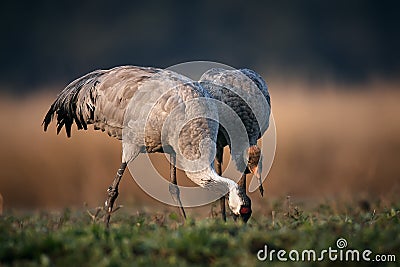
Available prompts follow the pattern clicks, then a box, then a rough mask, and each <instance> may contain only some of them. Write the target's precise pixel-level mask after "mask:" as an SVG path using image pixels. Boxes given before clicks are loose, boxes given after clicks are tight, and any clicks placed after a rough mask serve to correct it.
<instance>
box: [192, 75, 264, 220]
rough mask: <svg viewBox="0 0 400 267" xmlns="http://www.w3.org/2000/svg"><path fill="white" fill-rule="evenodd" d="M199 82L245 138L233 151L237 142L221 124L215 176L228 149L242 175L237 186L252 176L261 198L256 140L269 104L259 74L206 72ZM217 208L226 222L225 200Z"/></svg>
mask: <svg viewBox="0 0 400 267" xmlns="http://www.w3.org/2000/svg"><path fill="white" fill-rule="evenodd" d="M199 81H200V84H201V86H202V87H204V89H206V90H207V91H208V92H209V93H210V94H211V96H212V97H213V98H214V99H216V100H218V101H221V102H223V103H224V104H226V105H227V106H228V107H230V108H231V109H232V110H233V111H234V112H235V113H236V114H237V115H238V116H239V118H240V120H241V123H242V124H243V125H244V127H245V129H246V133H247V138H248V142H240V144H239V146H241V148H239V149H236V151H233V150H232V142H235V141H236V142H237V140H234V139H235V138H234V137H233V140H232V136H230V135H232V134H233V136H235V133H229V132H227V131H226V130H225V128H224V127H223V125H221V124H220V126H219V130H218V138H217V151H216V164H215V169H216V171H217V174H218V175H222V160H223V151H224V150H223V149H224V147H225V146H227V145H228V146H229V148H230V149H231V150H230V152H231V155H232V159H233V161H234V162H235V165H236V168H237V169H238V170H239V171H240V172H242V177H241V179H240V180H239V182H238V184H239V186H240V187H241V188H244V190H246V189H245V188H246V174H248V173H252V174H253V175H255V176H256V178H257V179H258V181H259V190H260V193H261V196H263V193H264V188H263V185H262V180H261V173H262V153H261V149H260V148H259V147H258V145H257V140H258V139H260V138H261V137H262V135H263V134H264V132H265V131H266V130H267V129H268V126H269V116H270V113H271V101H270V95H269V92H268V87H267V84H266V82H265V81H264V79H263V78H262V77H261V76H260V75H259V74H258V73H256V72H255V71H253V70H250V69H239V70H226V69H222V68H213V69H210V70H208V71H206V72H205V73H204V74H203V75H202V77H201V78H200V80H199ZM219 115H220V116H221V115H222V114H219ZM220 120H221V117H220ZM236 136H237V135H236ZM246 145H247V147H246ZM220 205H221V211H222V212H221V213H222V218H223V219H224V220H226V209H225V196H222V197H221V199H220ZM249 207H250V210H249V211H248V213H247V216H248V217H250V215H251V202H250V205H249ZM247 220H248V218H247Z"/></svg>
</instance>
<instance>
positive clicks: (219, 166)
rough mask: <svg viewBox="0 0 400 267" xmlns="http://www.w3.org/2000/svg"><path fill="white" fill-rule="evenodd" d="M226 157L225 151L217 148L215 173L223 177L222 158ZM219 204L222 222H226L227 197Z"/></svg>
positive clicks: (220, 200) (222, 198) (221, 199)
mask: <svg viewBox="0 0 400 267" xmlns="http://www.w3.org/2000/svg"><path fill="white" fill-rule="evenodd" d="M223 155H224V149H223V148H221V147H218V146H217V155H216V162H215V172H216V173H217V174H218V175H219V176H221V175H222V158H223ZM219 204H220V206H221V216H222V220H224V222H226V207H225V196H222V197H221V198H220V199H219Z"/></svg>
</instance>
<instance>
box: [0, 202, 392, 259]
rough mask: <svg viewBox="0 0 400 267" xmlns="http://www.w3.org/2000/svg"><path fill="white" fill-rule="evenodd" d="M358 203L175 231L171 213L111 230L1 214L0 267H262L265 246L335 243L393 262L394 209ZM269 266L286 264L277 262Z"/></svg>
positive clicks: (69, 215) (288, 209)
mask: <svg viewBox="0 0 400 267" xmlns="http://www.w3.org/2000/svg"><path fill="white" fill-rule="evenodd" d="M361 204H362V205H347V204H343V205H341V207H340V208H338V205H337V204H334V205H333V204H323V205H320V206H318V207H316V208H313V209H310V210H308V211H305V210H301V209H300V208H299V207H295V206H293V205H291V204H290V203H289V205H288V204H287V203H276V204H275V210H274V211H273V212H271V216H260V217H257V215H255V216H254V217H253V218H252V219H250V221H249V223H248V224H247V225H245V224H243V223H242V222H234V221H233V220H229V221H228V222H227V223H224V222H222V221H221V220H219V219H215V218H206V219H204V218H203V219H197V218H196V219H194V218H189V219H188V220H187V222H186V224H185V225H181V224H180V223H179V222H178V216H177V215H176V214H175V213H167V214H153V215H152V214H144V213H143V214H134V215H132V214H129V213H127V212H126V211H123V209H122V210H120V211H118V212H117V213H116V214H115V215H114V217H113V218H112V226H111V229H110V230H107V229H106V228H105V227H104V226H103V224H102V223H101V222H93V220H92V219H91V218H90V216H88V215H87V213H86V212H83V211H70V210H65V211H64V212H60V213H47V212H42V213H40V212H38V213H32V214H29V215H28V214H24V215H13V214H6V215H5V216H3V217H0V266H148V265H151V266H177V265H178V266H207V265H214V266H229V265H230V266H256V265H259V266H265V265H270V264H271V262H268V260H267V261H265V262H261V261H258V260H257V257H256V255H257V252H258V251H259V250H260V249H262V248H264V245H268V248H269V249H275V250H279V249H284V250H286V251H287V252H289V251H290V250H292V249H297V250H299V251H301V250H304V249H315V250H316V251H317V252H318V251H321V250H323V249H328V247H332V248H336V245H335V244H336V241H337V239H338V238H345V239H346V240H347V242H348V248H351V249H359V250H364V249H370V250H371V251H372V252H373V254H372V255H375V254H385V255H387V254H394V255H395V256H396V259H397V262H398V261H399V259H400V258H399V257H400V254H399V252H400V205H399V204H391V205H389V206H384V205H382V204H380V203H377V204H374V205H372V206H370V204H369V203H367V204H368V205H366V204H365V203H361ZM371 207H372V208H371ZM371 257H372V256H371ZM273 264H274V266H275V265H282V266H283V265H284V264H285V263H284V262H279V261H277V259H276V258H275V260H274V262H273ZM291 264H292V265H295V266H305V265H310V264H316V262H312V263H309V262H295V263H291ZM337 264H338V262H330V261H328V260H325V261H323V262H319V263H318V265H319V266H333V265H337ZM340 264H341V265H345V266H346V264H347V266H352V265H353V264H355V262H341V263H340ZM363 264H365V265H368V264H373V263H367V262H363ZM375 264H376V263H375ZM371 266H377V265H371ZM378 266H396V263H395V262H390V263H380V264H379V265H378Z"/></svg>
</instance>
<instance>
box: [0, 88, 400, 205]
mask: <svg viewBox="0 0 400 267" xmlns="http://www.w3.org/2000/svg"><path fill="white" fill-rule="evenodd" d="M269 86H270V88H271V89H270V90H271V97H272V107H273V114H274V118H275V122H276V127H277V151H276V156H275V161H274V164H273V166H272V169H271V172H270V174H269V176H268V178H267V180H266V181H265V182H264V186H265V188H266V195H265V196H264V198H262V199H261V197H260V196H259V194H258V192H255V193H252V194H251V197H252V199H253V202H254V206H255V209H256V210H257V209H263V207H267V206H269V205H270V203H271V201H272V200H273V199H277V198H278V199H280V198H285V196H286V195H290V196H291V197H292V199H297V200H304V201H326V200H330V199H374V200H375V199H378V198H384V199H393V200H395V199H396V198H397V199H396V200H398V193H399V190H400V186H399V185H400V179H399V178H400V164H399V163H400V138H399V136H400V116H399V114H400V105H399V99H400V92H398V91H396V90H395V89H396V87H399V84H398V83H391V84H386V83H382V82H380V83H379V82H376V83H372V84H370V85H368V86H364V87H368V88H361V86H360V87H358V88H340V89H341V90H337V89H338V88H337V87H338V86H335V85H325V86H322V88H315V87H316V86H315V85H310V84H305V83H301V82H300V83H299V82H284V81H278V82H275V83H274V82H272V83H271V82H270V83H269ZM318 87H321V86H318ZM59 89H60V90H61V89H62V87H60V88H59ZM317 89H318V90H317ZM56 94H57V91H51V93H48V92H47V93H41V94H38V95H34V96H29V97H24V98H21V99H18V98H16V97H9V96H5V95H3V96H1V100H0V125H1V126H2V129H1V132H0V145H1V154H0V170H1V172H0V194H1V195H2V196H3V201H4V209H5V210H7V209H60V208H64V207H83V203H87V204H88V206H89V207H96V206H98V205H101V204H102V203H103V201H104V199H105V190H106V188H107V187H108V186H109V184H110V183H111V181H112V179H113V177H114V174H115V171H116V169H117V168H118V167H119V164H120V154H121V144H120V142H119V141H118V140H114V139H112V138H110V137H108V136H107V135H106V134H104V133H101V132H95V131H93V130H90V131H87V132H84V131H80V132H78V131H73V133H72V138H71V139H68V138H66V136H65V133H64V132H62V134H60V135H59V136H57V135H56V133H55V126H54V124H52V125H50V130H49V132H47V133H45V132H43V129H42V127H41V122H42V119H43V116H44V114H45V112H46V111H47V109H48V107H49V105H50V104H51V103H52V101H53V100H54V98H55V96H56ZM157 158H159V157H158V156H157V157H156V161H157V160H158V159H157ZM159 169H161V170H163V171H165V173H167V171H168V165H167V164H166V162H162V163H160V167H159ZM129 176H130V174H129V172H126V173H125V176H124V179H123V181H122V185H121V194H120V198H119V203H120V204H123V205H125V206H128V207H132V208H138V209H139V208H141V207H143V206H149V205H151V206H154V208H155V209H164V208H165V206H164V205H163V204H159V203H157V202H156V201H155V200H152V199H151V198H149V197H148V196H147V195H146V194H145V193H143V192H142V191H141V190H140V189H139V188H138V186H137V185H136V184H135V183H134V181H133V180H132V179H131V178H130V177H129ZM182 176H183V174H182V173H179V174H178V179H179V178H181V179H180V180H181V182H182V181H183V182H184V183H187V181H184V179H183V177H182ZM0 209H1V208H0Z"/></svg>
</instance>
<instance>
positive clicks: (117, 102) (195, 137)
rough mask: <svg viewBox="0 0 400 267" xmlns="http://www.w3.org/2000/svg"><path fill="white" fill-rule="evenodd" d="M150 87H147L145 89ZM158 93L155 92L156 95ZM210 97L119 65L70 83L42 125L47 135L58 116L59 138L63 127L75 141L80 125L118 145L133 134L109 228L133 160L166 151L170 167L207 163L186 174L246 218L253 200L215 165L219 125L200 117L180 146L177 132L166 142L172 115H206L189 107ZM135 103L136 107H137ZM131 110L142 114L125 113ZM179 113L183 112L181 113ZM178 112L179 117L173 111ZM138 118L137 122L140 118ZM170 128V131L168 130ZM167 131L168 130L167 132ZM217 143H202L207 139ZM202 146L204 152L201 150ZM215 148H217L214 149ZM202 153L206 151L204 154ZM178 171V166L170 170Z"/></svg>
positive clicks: (180, 82)
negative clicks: (180, 160)
mask: <svg viewBox="0 0 400 267" xmlns="http://www.w3.org/2000/svg"><path fill="white" fill-rule="evenodd" d="M149 81H150V84H151V86H150V87H149V86H145V85H146V84H149ZM160 87H169V88H172V89H168V90H167V91H163V92H164V93H162V94H161V93H160V94H159V95H158V96H157V97H158V100H157V102H156V104H155V105H153V107H152V109H151V112H150V113H149V114H148V116H147V117H146V118H145V119H146V120H145V121H142V126H143V125H145V128H143V127H136V126H135V125H136V124H135V123H137V122H141V120H143V118H142V117H137V114H141V111H144V110H145V109H146V108H148V105H147V99H146V97H147V96H148V95H149V94H150V95H151V94H153V93H157V89H159V88H160ZM153 91H154V92H153ZM202 97H205V98H209V95H208V93H207V92H206V91H205V90H204V89H203V88H202V87H201V86H200V85H199V84H198V83H195V82H193V81H192V80H190V79H188V78H186V77H184V76H182V75H179V74H177V73H175V72H172V71H167V70H162V69H157V68H152V67H136V66H120V67H115V68H112V69H109V70H96V71H93V72H90V73H88V74H86V75H84V76H82V77H80V78H78V79H76V80H75V81H73V82H71V83H70V84H69V85H68V86H67V87H66V88H65V89H64V90H63V91H61V93H60V94H59V95H58V96H57V99H56V100H55V101H54V103H53V104H52V105H51V107H50V109H49V111H48V112H47V114H46V115H45V118H44V120H43V126H44V130H45V131H46V130H47V128H48V126H49V124H50V122H51V121H52V119H53V117H56V119H57V134H58V133H59V132H60V131H61V129H62V128H63V127H64V128H65V130H66V134H67V136H68V137H70V136H71V127H72V125H73V124H74V123H75V124H76V125H77V128H78V130H82V129H84V130H86V129H87V125H88V124H93V125H94V129H95V130H102V131H105V132H107V133H108V135H110V136H112V137H115V138H117V139H119V140H121V139H122V138H123V132H124V131H128V134H127V136H128V138H130V139H129V140H128V142H123V147H122V163H121V167H120V168H119V169H118V171H117V174H116V176H115V178H114V180H113V182H112V184H111V186H110V187H109V188H108V190H107V194H108V196H107V200H106V201H105V210H106V212H107V214H106V216H105V219H104V222H105V224H106V225H107V226H109V221H110V216H111V213H112V211H113V205H114V202H115V200H116V199H117V197H118V186H119V183H120V181H121V178H122V175H123V173H124V170H125V168H126V166H127V165H128V163H129V162H131V161H133V160H134V159H135V158H136V157H137V156H138V154H139V153H146V152H147V153H154V152H163V153H168V154H170V157H171V164H174V163H175V160H176V159H175V157H176V152H177V151H180V153H182V155H183V156H184V157H185V158H187V159H189V160H197V159H199V158H203V157H204V158H205V159H207V160H209V161H208V163H206V164H207V165H206V166H203V167H204V168H202V169H200V170H191V169H190V168H189V170H185V172H186V175H187V176H188V178H189V179H191V180H192V181H193V182H194V183H196V184H198V185H200V186H201V187H204V188H207V189H210V190H214V191H216V192H219V193H222V194H226V192H228V195H229V197H228V203H229V207H230V209H231V210H232V212H233V213H234V214H236V215H239V214H240V215H241V216H242V217H246V216H247V213H248V211H249V198H248V197H247V195H246V192H245V191H243V189H242V188H241V187H239V186H238V185H237V184H236V183H235V182H234V181H232V180H230V179H227V178H224V177H221V176H220V175H218V174H217V173H216V172H215V170H214V169H213V167H212V164H211V163H210V162H211V161H212V157H213V155H212V151H213V149H215V141H216V138H217V129H218V122H216V121H213V120H209V119H206V118H201V117H199V118H195V119H193V120H190V121H188V123H187V124H186V125H185V127H184V128H182V131H181V132H180V133H179V139H178V142H176V140H175V139H174V138H175V135H176V131H174V130H175V129H172V130H170V131H168V130H167V132H166V137H165V138H164V141H165V142H166V143H164V142H161V139H162V130H163V126H164V125H163V124H164V122H165V120H166V118H167V117H168V116H169V115H172V113H174V116H177V118H175V119H176V120H181V119H182V118H184V117H185V116H189V115H190V113H191V112H200V113H201V112H205V109H207V108H208V107H206V106H202V104H201V102H200V104H198V105H197V106H196V107H190V106H189V102H190V101H191V100H196V99H198V98H202ZM132 101H133V103H132ZM129 105H133V106H134V108H136V110H137V111H138V112H137V113H134V114H126V113H127V112H126V111H127V108H128V106H129ZM176 110H178V111H179V110H180V111H181V112H176ZM173 111H174V112H173ZM126 116H133V118H131V121H130V122H134V123H133V124H130V123H128V124H126V123H124V117H125V118H126ZM135 116H136V117H135ZM166 129H168V127H167V128H166ZM164 130H165V127H164ZM207 139H208V140H212V141H213V142H208V143H206V144H207V145H206V146H204V145H203V144H202V141H203V140H207ZM201 145H202V147H200V146H201ZM212 146H214V147H212ZM201 148H202V149H201ZM171 169H175V166H171ZM171 179H172V180H171V182H172V183H173V184H175V185H176V177H175V175H174V172H173V171H171ZM170 192H171V194H174V195H175V198H176V199H177V200H178V202H179V203H178V204H179V206H180V207H181V210H182V212H183V216H185V213H184V210H183V208H182V204H181V203H180V198H179V189H178V187H175V190H170Z"/></svg>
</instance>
